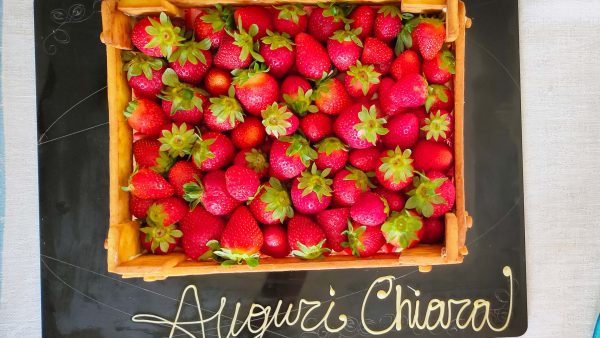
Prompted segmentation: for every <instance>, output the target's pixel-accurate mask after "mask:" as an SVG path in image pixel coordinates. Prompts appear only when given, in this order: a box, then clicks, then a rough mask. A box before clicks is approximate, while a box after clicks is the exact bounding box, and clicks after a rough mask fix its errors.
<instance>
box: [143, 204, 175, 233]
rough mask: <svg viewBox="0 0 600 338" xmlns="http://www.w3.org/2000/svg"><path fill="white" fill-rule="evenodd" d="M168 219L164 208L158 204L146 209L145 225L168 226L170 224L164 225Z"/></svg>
mask: <svg viewBox="0 0 600 338" xmlns="http://www.w3.org/2000/svg"><path fill="white" fill-rule="evenodd" d="M168 217H169V215H168V214H167V212H166V211H165V208H164V206H163V205H162V204H160V203H153V204H152V205H151V206H150V207H149V208H148V215H147V216H146V223H147V224H149V225H154V226H163V227H164V226H168V225H171V224H165V220H166V219H167V218H168Z"/></svg>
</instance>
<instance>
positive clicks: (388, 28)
mask: <svg viewBox="0 0 600 338" xmlns="http://www.w3.org/2000/svg"><path fill="white" fill-rule="evenodd" d="M401 30H402V13H401V12H400V8H398V7H396V6H382V7H381V8H379V10H378V11H377V16H376V17H375V27H374V28H373V31H374V32H375V37H376V38H378V39H379V40H381V41H383V42H385V43H390V42H392V40H394V39H395V38H396V37H397V36H398V34H399V33H400V31H401Z"/></svg>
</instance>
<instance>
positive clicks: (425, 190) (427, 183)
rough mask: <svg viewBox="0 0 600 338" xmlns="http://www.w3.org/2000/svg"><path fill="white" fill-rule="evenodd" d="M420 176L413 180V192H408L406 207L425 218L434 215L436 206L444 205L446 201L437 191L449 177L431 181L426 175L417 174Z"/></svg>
mask: <svg viewBox="0 0 600 338" xmlns="http://www.w3.org/2000/svg"><path fill="white" fill-rule="evenodd" d="M417 174H418V176H415V178H413V186H414V187H415V188H414V189H413V190H411V191H409V192H408V196H410V197H409V198H408V200H407V201H406V205H405V206H404V207H405V208H406V209H415V210H416V211H417V212H419V213H420V214H421V215H423V216H425V217H431V215H433V205H434V204H444V203H446V200H445V199H444V198H443V197H442V196H440V195H439V194H438V193H437V192H436V190H437V189H438V188H439V187H440V186H442V184H444V182H446V181H447V180H448V178H447V177H440V178H436V179H433V180H430V179H429V178H428V177H427V176H425V175H424V174H422V173H420V172H417Z"/></svg>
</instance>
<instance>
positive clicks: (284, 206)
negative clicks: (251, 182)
mask: <svg viewBox="0 0 600 338" xmlns="http://www.w3.org/2000/svg"><path fill="white" fill-rule="evenodd" d="M248 206H249V207H250V211H252V214H254V217H256V219H258V221H259V222H261V223H263V224H277V223H283V222H284V221H285V220H286V219H288V218H291V217H293V216H294V209H292V202H291V200H290V196H289V194H288V192H287V190H286V189H285V188H284V187H283V186H282V185H281V182H279V180H277V179H276V178H274V177H271V178H270V179H269V182H267V183H266V184H265V185H263V186H262V187H260V188H259V191H258V194H257V195H256V197H254V198H253V199H252V201H250V204H249V205H248Z"/></svg>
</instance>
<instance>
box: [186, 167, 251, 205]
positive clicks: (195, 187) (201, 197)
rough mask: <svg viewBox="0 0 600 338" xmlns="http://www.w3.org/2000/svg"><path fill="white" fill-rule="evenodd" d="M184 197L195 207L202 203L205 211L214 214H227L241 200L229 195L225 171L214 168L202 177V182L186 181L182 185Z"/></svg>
mask: <svg viewBox="0 0 600 338" xmlns="http://www.w3.org/2000/svg"><path fill="white" fill-rule="evenodd" d="M183 189H184V191H185V195H184V199H185V200H186V201H188V202H190V203H191V205H192V207H193V208H194V207H196V206H197V205H198V204H199V203H202V205H203V206H204V208H205V209H206V211H208V212H209V213H211V214H213V215H216V216H223V215H227V214H228V213H230V212H232V211H233V209H235V208H237V207H238V206H239V205H240V204H241V202H240V201H238V200H236V199H235V198H233V197H231V195H229V192H227V186H226V183H225V172H223V171H220V170H215V171H211V172H209V173H207V174H206V175H205V176H204V177H203V178H202V183H201V184H198V183H197V182H192V183H187V184H185V185H184V186H183Z"/></svg>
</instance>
